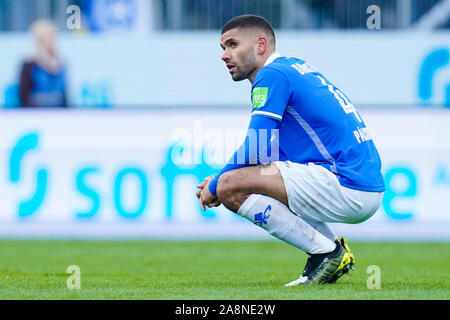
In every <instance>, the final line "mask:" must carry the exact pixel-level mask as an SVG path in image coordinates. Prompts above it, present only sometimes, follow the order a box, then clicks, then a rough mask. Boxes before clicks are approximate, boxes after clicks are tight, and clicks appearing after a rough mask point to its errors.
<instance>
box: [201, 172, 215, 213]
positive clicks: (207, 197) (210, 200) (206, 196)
mask: <svg viewBox="0 0 450 320" xmlns="http://www.w3.org/2000/svg"><path fill="white" fill-rule="evenodd" d="M212 179H213V177H212V176H210V177H207V178H205V179H204V181H203V182H202V183H200V184H199V185H198V186H197V188H199V190H197V192H196V195H197V198H198V200H199V201H200V206H201V208H202V210H203V211H206V206H207V207H208V208H212V207H218V206H220V205H221V202H220V201H219V198H217V196H214V195H212V194H211V192H209V182H210V181H211V180H212Z"/></svg>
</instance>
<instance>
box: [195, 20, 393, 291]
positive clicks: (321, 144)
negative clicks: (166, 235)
mask: <svg viewBox="0 0 450 320" xmlns="http://www.w3.org/2000/svg"><path fill="white" fill-rule="evenodd" d="M220 45H221V47H222V48H223V50H224V52H223V55H222V57H221V58H222V60H223V61H224V62H225V63H226V66H227V67H228V69H229V72H230V74H231V76H232V78H233V80H234V81H240V80H244V79H248V80H250V82H251V83H252V91H251V97H252V105H253V109H252V116H251V120H250V125H249V130H248V134H247V137H246V139H245V141H244V143H243V144H242V146H241V147H240V148H239V149H238V150H237V151H236V153H235V154H234V155H233V156H232V157H231V159H230V161H229V162H228V163H227V165H226V166H225V167H224V168H223V169H222V170H221V171H220V173H219V174H217V175H216V176H213V177H207V178H205V180H204V181H203V182H202V183H201V184H199V185H198V186H197V187H198V188H199V190H198V191H197V197H198V198H199V201H200V205H201V207H202V209H203V210H206V206H207V207H210V208H211V207H213V206H219V205H220V204H223V205H225V207H227V208H228V209H230V210H231V211H233V212H235V213H237V214H239V215H241V216H242V217H245V218H247V219H248V220H250V221H252V222H253V223H255V224H257V225H258V226H260V227H262V228H264V229H265V230H267V231H268V232H269V233H270V234H271V235H273V236H275V237H277V238H278V239H281V240H283V241H285V242H287V243H289V244H291V245H293V246H295V247H297V248H299V249H301V250H303V251H305V252H306V253H308V254H309V258H308V260H307V263H306V267H305V269H304V271H303V273H302V274H301V275H300V277H299V278H298V279H297V280H294V281H292V282H290V283H288V284H286V286H295V285H299V284H322V283H334V282H336V281H337V280H338V279H339V278H340V277H341V276H342V275H343V274H345V273H348V272H349V271H350V270H351V269H352V268H353V264H354V260H355V258H354V256H353V254H352V252H351V251H350V248H349V246H348V243H347V241H346V239H345V238H343V237H342V238H340V239H338V238H335V237H334V235H333V233H332V232H331V230H330V229H329V228H328V226H327V224H326V222H339V223H352V224H353V223H360V222H363V221H365V220H367V219H369V218H370V217H371V216H372V215H373V214H374V213H375V212H376V211H377V209H378V208H379V206H380V204H381V201H382V198H383V193H384V182H383V177H382V175H381V171H380V170H381V160H380V157H379V155H378V152H377V150H376V148H375V145H374V143H373V141H372V139H371V137H370V135H369V133H368V131H367V129H366V126H365V124H364V122H363V120H362V119H361V116H360V115H359V114H358V112H357V111H356V110H355V107H354V106H353V105H352V104H351V102H350V100H349V99H348V98H347V97H346V96H345V95H344V94H343V93H342V92H341V91H340V90H339V89H338V88H336V87H335V86H334V85H333V84H331V83H330V82H329V81H328V80H327V79H326V78H325V77H324V76H323V75H322V74H320V73H319V72H318V71H316V70H315V69H313V68H312V67H311V66H309V65H308V64H306V63H305V62H304V61H302V60H300V59H296V58H286V57H282V56H280V55H279V54H278V53H276V51H275V35H274V32H273V29H272V27H271V26H270V24H269V23H268V22H267V21H266V20H264V19H263V18H261V17H258V16H254V15H243V16H239V17H236V18H233V19H231V20H230V21H228V22H227V23H226V24H225V26H224V27H223V29H222V36H221V40H220ZM267 136H268V137H269V139H267ZM255 138H256V140H257V141H256V142H255V141H251V140H252V139H255ZM264 139H265V140H264ZM252 145H253V146H255V145H256V146H257V150H256V152H251V150H249V149H252ZM269 151H270V152H269ZM269 153H270V157H269ZM243 154H245V159H243V160H244V161H237V159H238V158H239V157H240V155H243ZM274 157H275V158H276V159H274ZM275 160H277V161H275Z"/></svg>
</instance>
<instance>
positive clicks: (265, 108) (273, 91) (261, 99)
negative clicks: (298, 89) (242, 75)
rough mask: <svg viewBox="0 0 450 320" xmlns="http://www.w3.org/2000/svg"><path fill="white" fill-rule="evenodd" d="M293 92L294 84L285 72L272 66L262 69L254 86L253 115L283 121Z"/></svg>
mask: <svg viewBox="0 0 450 320" xmlns="http://www.w3.org/2000/svg"><path fill="white" fill-rule="evenodd" d="M292 92H293V90H292V85H291V83H290V81H289V79H288V77H287V76H286V75H285V74H284V73H283V72H281V71H280V70H277V69H274V68H271V67H264V68H262V69H260V71H259V72H258V73H257V75H256V78H255V81H254V83H253V86H252V116H254V115H260V116H265V117H269V118H272V119H275V120H278V121H281V120H282V118H283V114H284V111H285V109H286V107H287V106H288V104H289V100H290V99H291V96H292Z"/></svg>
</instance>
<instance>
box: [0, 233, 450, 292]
mask: <svg viewBox="0 0 450 320" xmlns="http://www.w3.org/2000/svg"><path fill="white" fill-rule="evenodd" d="M350 247H351V249H352V250H353V251H354V253H355V256H356V269H355V271H354V272H352V273H351V274H350V275H349V276H344V277H342V278H341V279H340V280H339V282H338V283H337V284H335V285H322V286H314V287H313V286H307V287H305V286H300V287H290V288H285V287H283V284H284V283H286V282H289V281H291V280H293V279H295V278H297V277H298V275H299V273H300V272H301V271H302V270H303V267H304V264H305V261H306V254H304V253H303V252H301V251H299V250H297V249H295V248H293V247H291V246H289V245H287V244H284V243H282V242H279V241H261V242H258V241H245V242H244V241H184V242H183V241H168V242H163V241H5V240H3V241H0V299H163V300H169V299H188V300H196V299H244V300H245V299H252V300H253V299H269V300H272V299H274V300H277V299H449V298H450V272H449V271H450V243H448V242H447V243H435V242H430V243H406V242H405V243H404V242H390V243H387V242H386V243H378V242H354V241H350ZM69 265H78V266H79V267H80V270H81V289H80V290H69V289H68V288H67V287H66V281H67V278H68V277H69V274H67V273H66V269H67V267H68V266H69ZM370 265H377V266H379V267H380V269H381V289H372V290H369V289H368V288H367V278H368V277H369V276H370V275H369V274H368V273H366V271H367V267H368V266H370Z"/></svg>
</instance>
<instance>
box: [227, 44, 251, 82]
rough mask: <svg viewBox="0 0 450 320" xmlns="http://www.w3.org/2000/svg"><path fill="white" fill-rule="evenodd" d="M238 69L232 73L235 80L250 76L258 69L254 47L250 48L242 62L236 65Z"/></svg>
mask: <svg viewBox="0 0 450 320" xmlns="http://www.w3.org/2000/svg"><path fill="white" fill-rule="evenodd" d="M235 67H236V71H235V72H234V73H233V74H232V75H231V77H232V78H233V80H234V81H241V80H245V79H248V78H250V76H251V75H252V73H253V72H254V71H255V70H256V68H257V64H256V57H255V55H254V53H253V48H250V49H249V50H248V51H247V53H246V55H245V56H244V58H243V59H242V63H240V64H239V65H235Z"/></svg>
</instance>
